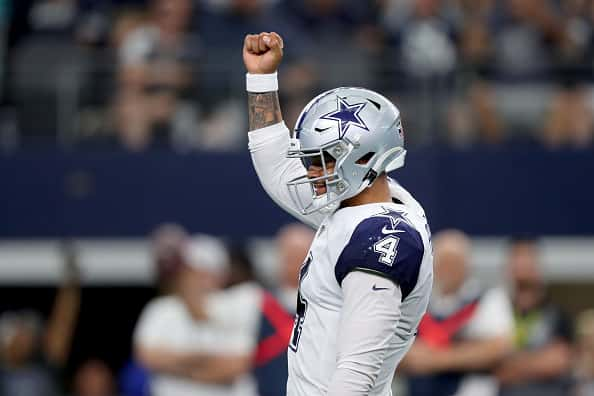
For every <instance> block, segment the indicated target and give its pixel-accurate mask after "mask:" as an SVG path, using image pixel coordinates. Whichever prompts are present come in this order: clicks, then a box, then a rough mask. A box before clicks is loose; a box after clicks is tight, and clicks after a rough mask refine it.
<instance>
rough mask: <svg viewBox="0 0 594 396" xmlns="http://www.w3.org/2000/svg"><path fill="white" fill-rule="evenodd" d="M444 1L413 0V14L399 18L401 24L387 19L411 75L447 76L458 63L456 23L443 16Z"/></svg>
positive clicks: (419, 76)
mask: <svg viewBox="0 0 594 396" xmlns="http://www.w3.org/2000/svg"><path fill="white" fill-rule="evenodd" d="M441 3H442V2H441V1H440V0H414V1H413V2H412V5H411V7H410V8H411V10H410V14H409V15H410V16H409V17H408V18H406V19H405V20H404V21H398V22H400V23H401V25H394V24H393V21H388V23H389V25H388V26H387V29H388V30H389V31H392V32H393V34H394V38H395V43H396V44H397V46H398V47H399V49H400V51H399V54H400V57H401V59H402V63H403V66H404V68H405V69H406V72H407V73H408V75H410V76H413V77H416V78H430V77H439V76H445V75H447V74H448V73H450V72H451V71H452V70H453V68H454V66H455V65H456V62H457V53H456V52H457V51H456V47H455V41H454V35H455V32H454V27H453V26H452V24H451V23H450V21H448V20H447V19H446V18H443V16H442V14H441V11H442V4H441ZM387 4H388V5H390V4H391V2H387ZM391 22H392V23H391Z"/></svg>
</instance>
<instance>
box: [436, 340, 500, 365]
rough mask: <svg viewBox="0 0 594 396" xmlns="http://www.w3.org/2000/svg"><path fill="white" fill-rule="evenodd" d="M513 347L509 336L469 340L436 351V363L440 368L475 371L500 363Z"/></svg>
mask: <svg viewBox="0 0 594 396" xmlns="http://www.w3.org/2000/svg"><path fill="white" fill-rule="evenodd" d="M510 349H511V342H510V340H509V339H508V338H507V337H497V338H494V339H491V340H485V341H467V342H463V343H460V344H457V345H454V346H453V347H451V348H450V349H447V350H445V351H443V352H436V354H435V361H434V363H435V364H436V365H437V366H438V369H441V370H444V371H449V370H460V371H473V370H489V369H492V368H493V367H494V366H495V365H496V364H498V363H499V362H500V361H501V359H503V358H504V356H505V355H507V353H509V351H510Z"/></svg>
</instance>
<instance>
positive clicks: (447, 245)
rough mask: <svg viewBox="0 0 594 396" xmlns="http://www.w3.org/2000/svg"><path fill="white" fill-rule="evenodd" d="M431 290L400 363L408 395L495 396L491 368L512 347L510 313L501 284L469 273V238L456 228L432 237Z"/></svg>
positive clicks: (511, 319)
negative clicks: (406, 377)
mask: <svg viewBox="0 0 594 396" xmlns="http://www.w3.org/2000/svg"><path fill="white" fill-rule="evenodd" d="M433 246H434V248H435V252H434V254H435V288H434V291H433V294H432V296H431V301H430V302H429V308H428V310H427V314H426V315H425V317H424V318H423V320H422V322H421V325H420V326H419V334H418V337H417V340H416V342H415V343H414V344H413V347H412V348H411V350H410V353H409V354H408V355H407V356H406V358H405V359H404V361H403V362H402V368H403V369H404V370H405V372H406V373H408V374H409V376H410V377H409V381H408V384H409V392H408V393H409V395H410V396H426V395H435V396H454V395H455V396H477V395H480V396H495V395H497V392H498V386H497V383H496V380H495V377H494V376H493V375H492V374H491V371H492V370H493V369H495V368H496V367H497V365H498V364H499V363H501V361H502V360H503V358H504V357H505V356H507V354H508V353H509V352H511V349H512V347H513V314H512V308H511V303H510V301H509V298H508V297H507V293H506V292H505V290H504V289H503V288H501V287H496V288H491V289H485V288H484V287H481V285H480V284H478V283H477V282H476V281H474V280H473V279H472V278H471V277H470V274H469V258H470V248H471V244H470V240H469V239H468V237H467V236H466V235H465V234H463V233H462V232H460V231H457V230H445V231H441V232H440V233H438V234H436V235H435V236H434V238H433Z"/></svg>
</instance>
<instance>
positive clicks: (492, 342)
mask: <svg viewBox="0 0 594 396" xmlns="http://www.w3.org/2000/svg"><path fill="white" fill-rule="evenodd" d="M313 237H314V235H313V231H312V230H311V229H309V228H307V227H305V226H303V225H300V224H291V225H287V226H285V227H283V228H282V229H281V230H279V232H278V234H277V236H276V240H275V249H276V253H277V254H276V255H275V257H276V262H275V265H274V268H273V270H272V271H271V273H272V274H273V275H272V276H269V277H268V279H264V278H263V277H262V276H261V275H258V274H259V272H258V271H257V270H255V268H256V267H257V265H256V266H255V265H253V264H252V262H251V260H250V257H252V256H253V255H250V254H248V253H247V252H246V250H245V249H242V248H239V247H233V246H231V247H230V248H229V247H228V246H229V245H227V244H224V243H223V242H222V241H221V240H220V239H218V238H215V237H212V236H208V235H204V234H198V235H188V234H187V233H186V232H185V230H184V229H182V228H181V227H180V226H177V225H175V224H165V225H163V226H160V227H159V228H158V229H157V230H156V231H155V232H154V233H153V235H152V245H151V246H152V258H153V263H154V267H155V273H156V274H157V279H158V283H157V285H156V295H155V297H154V298H152V299H151V300H150V301H147V302H146V305H145V306H144V308H143V309H142V312H140V314H139V315H138V317H137V319H135V318H131V319H132V320H136V324H135V329H134V331H133V332H132V333H131V334H121V335H120V336H122V337H128V338H129V340H130V342H129V345H130V346H131V347H130V348H131V350H130V355H129V359H128V361H127V363H124V364H122V362H114V361H109V359H102V358H97V357H96V356H80V353H79V357H78V358H77V360H76V364H75V365H74V367H73V369H71V370H67V367H69V366H72V355H73V352H74V351H72V350H71V349H72V345H79V346H80V345H83V344H91V343H93V342H96V340H95V341H93V340H91V339H87V340H82V343H81V341H80V340H79V341H78V343H77V342H75V340H73V337H74V334H76V333H75V328H76V327H77V321H78V320H79V316H80V313H81V312H84V311H85V307H84V306H85V305H84V303H83V304H81V286H80V282H79V275H78V272H79V271H78V269H77V268H78V265H77V255H76V249H75V248H74V247H73V246H71V245H65V247H64V249H65V250H64V257H65V263H64V271H63V273H64V279H63V281H62V284H61V286H60V287H59V288H58V291H57V294H56V297H55V300H54V303H53V308H52V309H51V311H50V312H49V315H48V316H47V317H46V318H44V317H43V316H42V315H41V314H40V313H38V312H35V311H34V310H8V311H4V312H1V313H0V395H2V396H62V395H71V396H116V395H117V396H186V395H188V396H189V395H192V396H201V395H204V396H207V395H208V396H217V395H221V396H239V395H241V396H281V395H284V394H285V383H286V377H287V356H286V353H287V345H288V340H289V338H290V333H291V331H292V325H293V319H292V317H293V315H294V313H295V311H294V309H295V305H296V298H297V287H298V274H299V269H300V267H301V264H302V262H303V260H304V258H305V257H306V256H307V252H308V249H309V245H310V243H311V241H312V240H313ZM433 240H434V249H435V285H434V291H433V295H432V299H431V302H430V304H429V309H428V312H427V314H426V316H425V317H424V319H423V320H422V322H421V324H420V326H419V328H418V335H417V339H416V341H415V343H414V344H413V347H412V349H411V351H410V352H409V354H408V355H407V356H406V357H405V360H404V361H403V362H402V364H401V366H400V367H399V368H398V370H397V372H396V380H395V382H394V386H395V391H396V394H398V395H408V396H426V395H432V396H466V395H468V396H496V395H499V396H520V395H521V396H593V395H594V310H593V309H588V310H586V311H582V312H580V313H578V314H577V315H576V316H575V317H571V316H569V315H568V314H567V313H566V311H565V310H564V309H562V308H561V307H560V305H559V304H558V303H557V302H556V301H555V300H554V299H553V298H551V295H550V293H549V289H548V285H547V283H546V281H545V279H544V277H543V269H542V267H541V262H540V253H539V245H538V242H537V241H536V240H533V239H529V238H518V239H514V240H511V241H510V242H509V245H508V252H507V259H506V262H505V263H502V265H501V269H502V270H501V271H500V273H501V278H500V279H492V280H491V281H492V282H491V284H489V285H486V284H485V283H484V282H479V281H478V280H477V278H476V276H475V274H474V273H473V271H472V263H471V260H472V258H471V257H472V256H471V251H472V242H471V240H470V239H469V238H468V237H467V236H466V235H465V234H464V233H462V232H460V231H458V230H445V231H441V232H440V233H438V234H436V235H434V238H433ZM108 309H109V311H110V312H111V314H110V315H113V314H115V313H116V311H117V309H118V308H117V307H109V308H108ZM113 317H114V318H115V317H117V315H115V316H113ZM574 319H575V320H574ZM108 325H109V326H112V327H114V328H116V329H118V328H121V327H120V323H118V322H117V321H115V320H114V321H112V322H111V323H109V324H108Z"/></svg>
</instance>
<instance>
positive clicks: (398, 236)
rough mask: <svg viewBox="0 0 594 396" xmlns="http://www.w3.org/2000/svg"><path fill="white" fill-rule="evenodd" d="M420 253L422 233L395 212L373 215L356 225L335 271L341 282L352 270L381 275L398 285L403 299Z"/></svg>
mask: <svg viewBox="0 0 594 396" xmlns="http://www.w3.org/2000/svg"><path fill="white" fill-rule="evenodd" d="M423 254H424V246H423V240H422V237H421V235H420V234H419V232H418V231H417V230H416V229H415V228H414V227H413V226H411V225H410V224H409V223H408V222H406V221H405V220H404V219H402V218H401V217H399V216H398V214H396V213H394V214H393V215H381V216H373V217H369V218H367V219H365V220H363V221H362V222H361V223H360V224H359V225H358V226H357V227H356V228H355V231H354V232H353V234H352V235H351V238H350V240H349V241H348V243H347V244H346V246H345V247H344V249H343V250H342V252H341V254H340V256H339V257H338V260H337V262H336V267H335V269H334V274H335V276H336V280H337V281H338V283H339V284H340V285H341V286H342V281H343V279H344V278H345V277H346V276H347V275H348V274H349V273H350V272H351V271H363V272H369V273H373V274H376V275H379V276H383V277H385V278H388V279H390V280H391V281H392V282H394V283H395V284H397V285H398V286H400V288H401V290H402V298H403V299H404V298H406V297H407V296H408V295H409V294H410V293H411V292H412V290H413V289H414V287H415V285H416V283H417V279H418V277H419V270H420V267H421V263H422V261H423Z"/></svg>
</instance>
